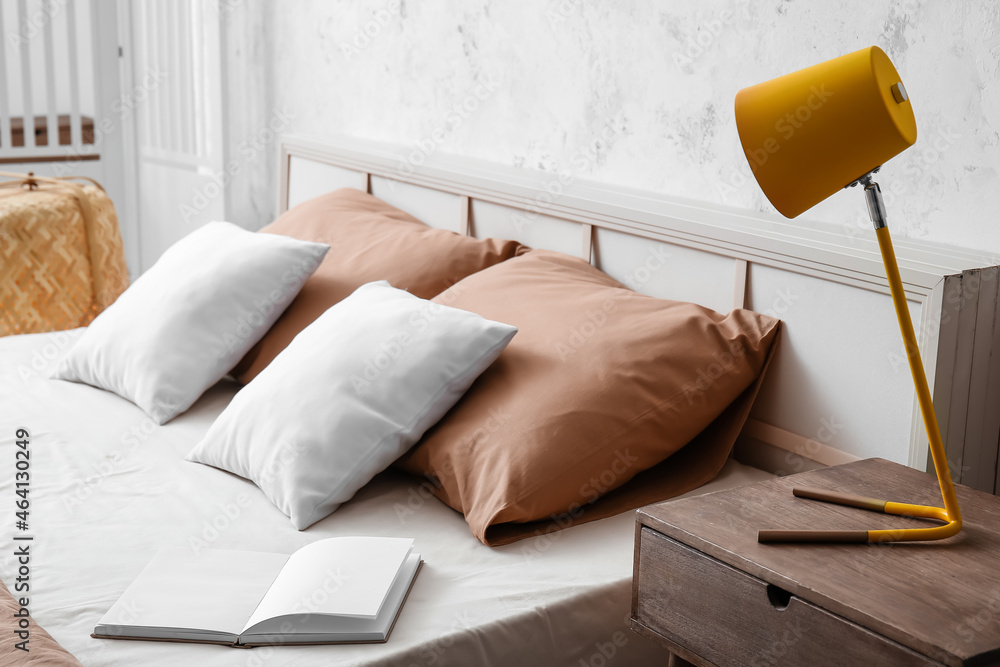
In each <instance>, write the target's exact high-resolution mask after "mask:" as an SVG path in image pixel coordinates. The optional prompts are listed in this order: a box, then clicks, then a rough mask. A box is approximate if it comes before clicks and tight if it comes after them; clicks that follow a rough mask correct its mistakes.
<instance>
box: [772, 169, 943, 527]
mask: <svg viewBox="0 0 1000 667" xmlns="http://www.w3.org/2000/svg"><path fill="white" fill-rule="evenodd" d="M876 171H877V170H876ZM858 182H860V183H863V184H864V185H865V197H866V199H867V201H868V211H869V213H870V214H871V218H872V221H873V222H874V223H875V235H876V237H877V238H878V247H879V250H881V252H882V263H883V264H884V265H885V273H886V277H887V278H888V280H889V292H890V293H891V294H892V304H893V306H894V307H895V309H896V319H897V320H899V330H900V332H901V333H902V334H903V345H904V346H905V348H906V359H907V361H909V364H910V374H911V375H912V376H913V386H914V388H915V389H916V393H917V403H918V404H919V405H920V414H921V415H922V416H923V419H924V428H925V429H926V430H927V441H928V443H929V444H930V450H931V458H932V460H933V461H934V470H935V471H936V473H937V479H938V484H939V486H940V487H941V497H942V499H943V500H944V508H940V507H929V506H927V505H913V504H910V503H896V502H891V501H886V500H880V499H877V498H866V497H862V496H853V495H848V494H843V493H837V492H833V491H827V490H823V489H802V488H795V489H793V490H792V492H793V493H794V494H795V495H796V496H798V497H800V498H809V499H811V500H819V501H822V502H828V503H835V504H838V505H846V506H848V507H858V508H861V509H866V510H871V511H874V512H882V513H885V514H895V515H898V516H909V517H916V518H920V519H932V520H937V521H942V522H943V525H939V526H933V527H928V528H900V529H896V530H840V531H837V530H761V531H758V533H757V540H758V541H759V542H910V541H923V540H943V539H945V538H948V537H951V536H952V535H955V534H957V533H958V532H959V531H960V530H961V529H962V513H961V512H960V511H959V509H958V498H957V497H956V496H955V485H954V484H953V483H952V481H951V472H950V471H949V470H948V458H947V455H946V453H945V449H944V442H943V441H942V440H941V430H940V428H939V427H938V422H937V415H936V414H935V413H934V402H933V400H932V399H931V390H930V387H928V385H927V375H926V374H925V373H924V363H923V361H922V360H921V358H920V347H919V346H918V345H917V336H916V334H915V333H914V331H913V320H912V319H911V318H910V309H909V306H908V305H907V303H906V293H905V292H904V291H903V281H902V279H901V278H900V276H899V264H898V263H897V261H896V252H895V250H894V249H893V247H892V238H891V237H890V236H889V228H888V227H886V225H885V206H884V204H883V202H882V194H881V191H880V190H879V187H878V184H877V183H874V182H872V180H871V174H867V175H865V176H864V177H863V178H861V179H859V181H858Z"/></svg>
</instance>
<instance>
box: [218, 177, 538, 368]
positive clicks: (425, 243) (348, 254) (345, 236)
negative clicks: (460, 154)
mask: <svg viewBox="0 0 1000 667" xmlns="http://www.w3.org/2000/svg"><path fill="white" fill-rule="evenodd" d="M260 231H261V232H264V233H269V234H282V235H285V236H291V237H293V238H296V239H300V240H303V241H319V242H322V243H328V244H329V245H330V252H329V253H327V256H326V258H325V259H324V260H323V263H322V264H320V267H319V268H318V269H317V270H316V272H315V273H313V275H312V276H311V277H310V278H309V280H307V281H306V284H305V285H304V286H303V287H302V290H301V291H300V292H299V295H298V297H296V299H295V301H293V302H292V304H291V305H290V306H289V307H288V309H287V310H285V312H284V313H283V314H282V316H281V317H280V318H279V319H278V321H277V322H275V324H274V326H272V327H271V330H270V331H269V332H268V333H267V335H265V336H264V338H263V339H262V340H261V341H260V342H259V343H257V345H255V346H254V347H253V349H251V350H250V351H249V352H248V353H247V354H246V356H244V357H243V359H242V360H241V361H240V362H239V364H237V366H236V367H235V368H234V369H233V371H232V375H233V377H235V378H236V379H237V380H239V381H240V382H242V383H243V384H246V383H248V382H250V380H252V379H254V378H255V377H256V376H257V374H258V373H260V372H261V371H262V370H263V369H264V367H265V366H267V365H268V364H269V363H271V361H272V360H273V359H274V358H275V357H276V356H278V353H279V352H281V351H282V350H283V349H285V348H286V347H287V346H288V344H289V343H290V342H291V341H292V338H294V337H295V335H296V334H298V333H299V332H300V331H302V330H303V329H305V328H306V326H308V325H309V324H310V323H311V322H313V321H314V320H315V319H316V318H317V317H319V316H320V315H322V314H323V313H324V312H325V311H326V310H327V309H328V308H329V307H330V306H332V305H333V304H335V303H338V302H340V301H343V300H344V299H345V298H347V297H348V296H349V295H350V294H351V293H352V292H354V290H356V289H357V288H358V287H361V285H364V284H365V283H369V282H374V281H377V280H387V281H388V282H389V284H390V285H392V286H393V287H397V288H399V289H403V290H406V291H408V292H410V293H411V294H414V295H416V296H418V297H420V298H422V299H429V298H431V297H432V296H434V295H436V294H439V293H441V292H443V291H444V290H446V289H447V288H448V287H450V286H452V285H454V284H455V283H457V282H458V281H459V280H461V279H462V278H465V277H466V276H468V275H470V274H472V273H475V272H476V271H480V270H482V269H485V268H487V267H489V266H493V265H494V264H496V263H497V262H502V261H504V260H505V259H509V258H510V257H514V256H515V255H517V254H519V253H523V252H526V251H527V248H525V247H524V246H522V245H521V244H519V243H517V242H515V241H500V240H497V239H475V238H472V237H469V236H462V235H461V234H456V233H455V232H450V231H447V230H444V229H436V228H434V227H428V226H427V225H425V224H424V223H422V222H420V221H419V220H417V219H416V218H414V217H413V216H411V215H409V214H407V213H404V212H403V211H400V210H399V209H397V208H394V207H392V206H390V205H389V204H387V203H385V202H384V201H382V200H380V199H377V198H375V197H373V196H371V195H369V194H365V193H364V192H360V191H359V190H353V189H351V188H343V189H340V190H336V191H334V192H331V193H328V194H325V195H321V196H319V197H316V198H315V199H310V200H309V201H306V202H303V203H301V204H299V205H298V206H296V207H294V208H292V209H291V210H289V211H288V212H286V213H285V214H284V215H282V216H281V217H280V218H278V219H277V220H275V221H274V222H273V223H271V224H270V225H268V226H266V227H264V228H263V229H261V230H260Z"/></svg>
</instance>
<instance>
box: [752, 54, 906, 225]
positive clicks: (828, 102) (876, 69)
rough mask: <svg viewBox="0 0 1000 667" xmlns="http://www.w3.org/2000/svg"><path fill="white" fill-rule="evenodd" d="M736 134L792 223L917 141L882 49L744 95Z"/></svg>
mask: <svg viewBox="0 0 1000 667" xmlns="http://www.w3.org/2000/svg"><path fill="white" fill-rule="evenodd" d="M736 127H737V129H738V130H739V133H740V142H741V143H742V144H743V152H744V153H745V154H746V157H747V160H748V161H749V162H750V168H751V170H752V171H753V174H754V176H755V177H756V178H757V182H758V183H759V184H760V187H761V189H762V190H763V191H764V194H765V195H767V198H768V199H769V200H770V201H771V203H772V204H773V205H774V207H775V208H776V209H778V211H780V212H781V214H782V215H784V216H785V217H788V218H794V217H795V216H797V215H799V214H800V213H802V212H803V211H805V210H807V209H809V208H812V207H813V206H815V205H816V204H818V203H819V202H821V201H823V200H824V199H826V198H827V197H829V196H830V195H832V194H833V193H834V192H836V191H837V190H840V189H841V188H843V187H845V186H847V185H850V184H851V183H852V182H854V181H855V180H857V179H858V178H860V177H861V176H864V175H865V174H867V173H868V172H870V171H871V170H872V169H874V168H875V167H878V166H880V165H882V164H883V163H885V162H886V161H887V160H889V159H890V158H892V157H893V156H895V155H897V154H898V153H901V152H902V151H903V150H905V149H906V148H908V147H910V146H912V145H913V143H914V142H915V141H916V140H917V123H916V120H915V119H914V117H913V107H912V106H911V105H910V101H909V98H908V96H907V94H906V89H905V87H904V86H903V84H902V81H901V80H900V78H899V74H898V73H897V72H896V68H895V67H893V65H892V61H890V60H889V56H887V55H885V52H884V51H882V49H880V48H878V47H877V46H872V47H869V48H867V49H861V50H860V51H855V52H854V53H849V54H847V55H845V56H841V57H839V58H834V59H833V60H828V61H826V62H824V63H820V64H819V65H814V66H812V67H807V68H806V69H803V70H799V71H798V72H793V73H791V74H786V75H785V76H781V77H778V78H777V79H772V80H770V81H765V82H764V83H759V84H757V85H756V86H750V87H749V88H744V89H743V90H741V91H739V92H738V93H737V94H736Z"/></svg>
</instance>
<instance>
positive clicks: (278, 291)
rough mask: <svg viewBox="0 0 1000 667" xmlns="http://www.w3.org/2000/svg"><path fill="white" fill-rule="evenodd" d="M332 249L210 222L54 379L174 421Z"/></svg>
mask: <svg viewBox="0 0 1000 667" xmlns="http://www.w3.org/2000/svg"><path fill="white" fill-rule="evenodd" d="M329 249H330V247H329V246H328V245H325V244H322V243H309V242H306V241H299V240H296V239H293V238H290V237H287V236H278V235H277V234H255V233H252V232H248V231H246V230H244V229H240V228H239V227H237V226H236V225H234V224H231V223H228V222H210V223H208V224H207V225H205V226H204V227H201V228H199V229H197V230H195V231H194V232H192V233H191V234H189V235H187V236H185V237H184V238H183V239H181V240H180V241H178V242H177V243H175V244H174V245H173V246H171V247H170V248H169V249H168V250H167V251H166V252H165V253H163V256H162V257H160V259H159V261H157V262H156V264H154V265H153V267H152V268H150V269H149V270H148V271H146V273H144V274H143V275H142V276H141V277H140V278H139V279H138V280H136V281H135V283H134V284H133V285H132V286H131V287H129V288H128V289H127V290H125V292H124V293H123V294H122V295H121V296H120V297H118V300H117V301H115V303H114V304H112V305H111V306H110V307H109V308H108V309H107V310H105V311H104V312H103V313H101V314H100V315H98V316H97V318H96V319H94V321H93V322H91V324H90V326H89V327H87V330H86V331H85V332H84V334H83V336H81V337H80V339H79V340H78V341H77V343H76V345H74V346H73V347H72V348H71V349H70V351H69V353H68V354H67V356H66V357H65V358H64V359H63V360H62V362H61V363H60V364H59V366H58V367H57V368H56V370H55V372H54V373H53V374H52V377H53V378H54V379H58V380H71V381H74V382H84V383H86V384H89V385H92V386H94V387H99V388H101V389H107V390H108V391H112V392H114V393H116V394H118V395H119V396H121V397H122V398H126V399H128V400H130V401H132V402H133V403H135V404H136V405H138V406H139V407H140V408H142V409H143V410H144V411H145V412H146V413H147V414H148V415H149V416H150V417H152V418H153V419H154V420H155V421H156V422H157V423H158V424H163V423H165V422H168V421H170V420H171V419H173V418H174V417H176V416H177V415H179V414H181V413H182V412H184V411H185V410H187V409H188V408H189V407H191V405H192V404H193V403H194V402H195V401H196V400H198V397H199V396H201V395H202V393H204V391H205V390H206V389H208V388H209V387H211V386H212V385H213V384H215V383H216V382H218V381H219V380H220V379H222V378H223V377H224V376H225V375H226V373H228V372H229V371H230V370H231V369H232V368H233V366H235V365H236V363H237V362H238V361H239V360H240V359H241V358H242V357H243V355H244V354H246V352H247V350H249V349H250V348H251V347H253V346H254V345H255V344H256V343H257V341H258V340H260V339H261V338H262V337H263V336H264V334H265V333H267V331H268V329H270V328H271V325H272V324H274V321H275V320H276V319H278V316H279V315H281V313H282V311H284V310H285V307H286V306H288V304H289V303H291V301H292V299H294V298H295V296H296V295H297V294H298V293H299V290H300V289H302V284H303V283H305V281H306V279H307V278H309V276H311V275H312V273H313V271H315V270H316V268H317V267H318V266H319V264H320V262H321V261H322V260H323V256H324V255H326V252H327V250H329Z"/></svg>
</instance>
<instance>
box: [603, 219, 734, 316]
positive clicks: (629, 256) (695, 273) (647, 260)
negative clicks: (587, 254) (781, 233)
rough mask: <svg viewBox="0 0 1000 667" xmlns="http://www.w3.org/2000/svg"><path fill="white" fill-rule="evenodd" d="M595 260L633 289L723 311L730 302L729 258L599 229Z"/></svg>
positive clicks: (611, 274)
mask: <svg viewBox="0 0 1000 667" xmlns="http://www.w3.org/2000/svg"><path fill="white" fill-rule="evenodd" d="M594 259H595V266H597V268H599V269H601V270H602V271H604V272H605V273H607V274H608V275H610V276H611V277H612V278H614V279H615V280H619V281H621V282H622V283H624V284H626V285H628V286H629V287H631V288H632V289H634V290H636V291H637V292H642V293H643V294H649V295H651V296H655V297H657V298H660V299H674V300H676V301H691V302H693V303H697V304H700V305H702V306H707V307H709V308H712V309H714V310H717V311H719V312H722V313H727V312H729V310H730V309H731V308H732V307H733V271H734V261H733V260H732V259H730V258H728V257H722V256H720V255H713V254H711V253H707V252H703V251H701V250H693V249H691V248H683V247H680V246H674V245H669V244H666V243H659V242H657V241H651V240H649V239H644V238H641V237H639V236H634V235H632V234H624V233H622V232H616V231H614V230H610V229H598V230H595V244H594Z"/></svg>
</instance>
